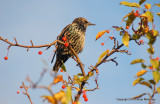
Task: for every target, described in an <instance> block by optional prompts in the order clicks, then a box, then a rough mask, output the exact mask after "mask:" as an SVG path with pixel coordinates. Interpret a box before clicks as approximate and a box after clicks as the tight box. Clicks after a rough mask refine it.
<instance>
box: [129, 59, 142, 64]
mask: <svg viewBox="0 0 160 104" xmlns="http://www.w3.org/2000/svg"><path fill="white" fill-rule="evenodd" d="M142 62H145V61H144V60H143V59H135V60H133V61H132V62H131V64H137V63H142Z"/></svg>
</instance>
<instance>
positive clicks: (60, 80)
mask: <svg viewBox="0 0 160 104" xmlns="http://www.w3.org/2000/svg"><path fill="white" fill-rule="evenodd" d="M62 81H63V76H62V75H58V76H57V77H56V78H54V81H53V83H54V84H56V83H59V82H62Z"/></svg>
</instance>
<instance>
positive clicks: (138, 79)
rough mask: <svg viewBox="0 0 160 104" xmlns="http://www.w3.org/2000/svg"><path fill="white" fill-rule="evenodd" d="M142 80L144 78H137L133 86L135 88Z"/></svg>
mask: <svg viewBox="0 0 160 104" xmlns="http://www.w3.org/2000/svg"><path fill="white" fill-rule="evenodd" d="M142 80H144V78H137V79H136V80H134V81H133V86H135V85H136V84H137V83H139V82H141V81H142Z"/></svg>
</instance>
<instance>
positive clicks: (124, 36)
mask: <svg viewBox="0 0 160 104" xmlns="http://www.w3.org/2000/svg"><path fill="white" fill-rule="evenodd" d="M122 42H123V44H124V45H125V46H126V47H128V45H129V35H128V33H125V34H124V35H123V37H122Z"/></svg>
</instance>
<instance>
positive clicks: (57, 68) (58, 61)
mask: <svg viewBox="0 0 160 104" xmlns="http://www.w3.org/2000/svg"><path fill="white" fill-rule="evenodd" d="M61 65H62V61H61V60H56V62H55V64H54V66H53V69H52V70H53V71H55V72H56V73H57V72H58V70H59V68H60V67H61Z"/></svg>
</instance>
